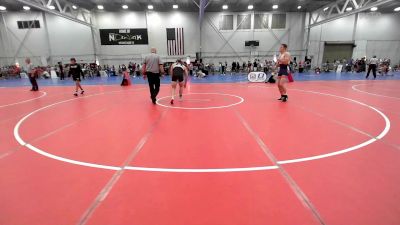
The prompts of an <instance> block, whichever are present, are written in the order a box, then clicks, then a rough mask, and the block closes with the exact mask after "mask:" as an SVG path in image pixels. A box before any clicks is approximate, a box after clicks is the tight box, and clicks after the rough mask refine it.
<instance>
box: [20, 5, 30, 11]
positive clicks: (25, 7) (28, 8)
mask: <svg viewBox="0 0 400 225" xmlns="http://www.w3.org/2000/svg"><path fill="white" fill-rule="evenodd" d="M22 8H23V9H24V10H26V11H28V10H30V9H31V7H29V6H26V5H24V6H22Z"/></svg>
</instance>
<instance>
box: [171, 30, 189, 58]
mask: <svg viewBox="0 0 400 225" xmlns="http://www.w3.org/2000/svg"><path fill="white" fill-rule="evenodd" d="M183 40H184V38H183V28H167V49H168V55H184V54H185V47H184V46H185V45H184V41H183Z"/></svg>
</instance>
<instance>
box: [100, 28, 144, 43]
mask: <svg viewBox="0 0 400 225" xmlns="http://www.w3.org/2000/svg"><path fill="white" fill-rule="evenodd" d="M100 40H101V45H148V44H149V38H148V34H147V29H100Z"/></svg>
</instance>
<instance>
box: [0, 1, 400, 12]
mask: <svg viewBox="0 0 400 225" xmlns="http://www.w3.org/2000/svg"><path fill="white" fill-rule="evenodd" d="M60 1H62V0H60ZM194 1H196V2H197V3H198V2H199V0H69V2H72V3H73V4H76V5H77V6H79V7H83V8H86V9H88V10H97V5H103V6H104V11H122V10H123V9H122V8H121V6H122V5H124V4H126V5H128V6H129V9H128V10H132V11H143V10H146V9H147V5H149V4H151V5H153V6H154V10H156V11H171V10H173V9H172V5H173V4H178V5H179V10H181V11H192V12H195V11H198V7H197V6H196V4H195V3H194ZM331 2H332V0H210V3H209V5H208V7H207V8H206V11H207V12H220V11H222V5H224V4H227V5H228V6H229V9H228V11H235V12H237V11H247V6H248V5H249V4H252V5H254V10H256V11H272V5H274V4H278V5H279V9H278V10H276V11H281V12H298V11H303V12H304V11H307V12H309V11H314V10H316V9H318V8H321V7H323V6H325V5H327V4H329V3H331ZM0 5H4V6H6V7H7V10H9V11H20V10H22V4H21V3H18V2H17V1H16V0H1V1H0ZM299 5H301V6H302V9H301V10H298V9H297V6H299ZM395 7H400V1H398V0H394V1H393V2H391V3H387V4H386V5H383V6H381V7H379V8H380V9H379V11H380V12H393V9H394V8H395Z"/></svg>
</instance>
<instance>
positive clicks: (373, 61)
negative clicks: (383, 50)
mask: <svg viewBox="0 0 400 225" xmlns="http://www.w3.org/2000/svg"><path fill="white" fill-rule="evenodd" d="M369 64H372V65H376V64H378V59H377V58H371V59H370V60H369Z"/></svg>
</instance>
